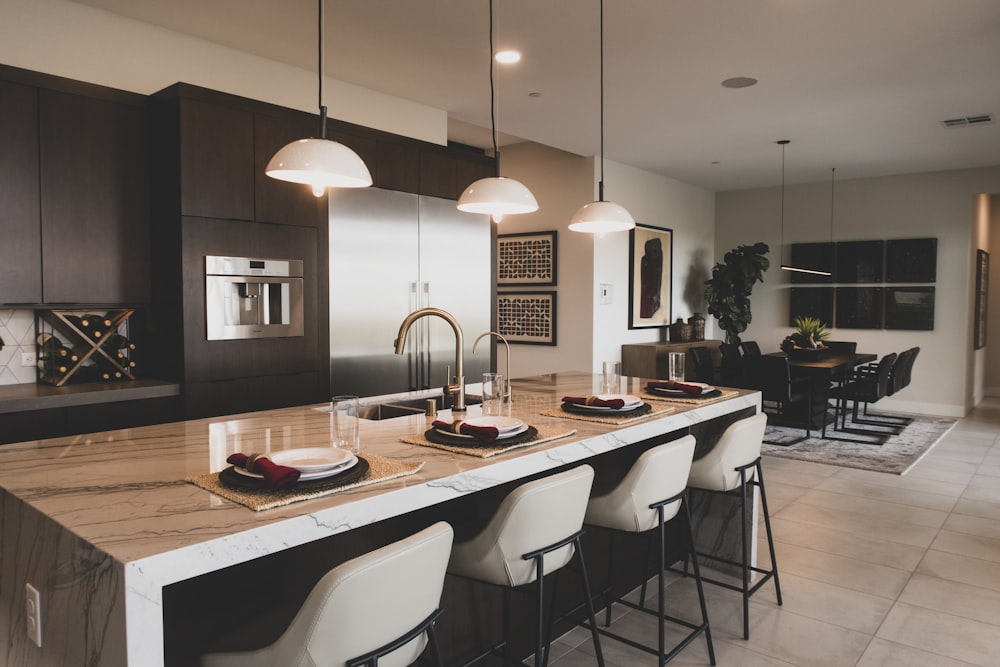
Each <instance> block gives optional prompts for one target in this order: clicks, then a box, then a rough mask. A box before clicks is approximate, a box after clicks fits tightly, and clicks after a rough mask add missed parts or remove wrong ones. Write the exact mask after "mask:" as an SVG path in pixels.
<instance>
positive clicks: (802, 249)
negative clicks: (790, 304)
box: [791, 243, 836, 285]
mask: <svg viewBox="0 0 1000 667" xmlns="http://www.w3.org/2000/svg"><path fill="white" fill-rule="evenodd" d="M833 251H834V244H833V243H793V244H792V266H800V267H802V268H804V269H814V270H816V271H829V272H830V275H829V276H821V275H819V274H816V273H803V272H801V271H793V272H792V275H791V278H792V284H793V285H795V284H814V283H832V282H833V280H834V278H833V272H834V269H835V268H836V267H835V266H834V262H833V257H834V252H833Z"/></svg>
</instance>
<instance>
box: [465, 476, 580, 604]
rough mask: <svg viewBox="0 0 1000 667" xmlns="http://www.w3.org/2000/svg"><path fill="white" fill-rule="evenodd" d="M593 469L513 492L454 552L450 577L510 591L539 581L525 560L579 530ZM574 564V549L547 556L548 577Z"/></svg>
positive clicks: (564, 547) (550, 479)
mask: <svg viewBox="0 0 1000 667" xmlns="http://www.w3.org/2000/svg"><path fill="white" fill-rule="evenodd" d="M593 481H594V469H593V468H591V467H590V466H588V465H581V466H578V467H576V468H573V469H572V470H567V471H566V472H562V473H558V474H555V475H550V476H549V477H544V478H542V479H538V480H535V481H533V482H528V483H527V484H523V485H521V486H519V487H518V488H516V489H514V490H513V491H511V492H510V493H509V494H508V495H507V497H506V498H504V499H503V501H502V502H501V503H500V507H499V508H497V511H496V513H494V515H493V517H492V518H491V519H490V521H489V523H488V524H487V525H486V527H485V528H483V530H482V531H480V532H479V534H478V535H476V536H475V537H473V538H472V539H470V540H467V541H465V542H460V543H458V544H455V546H454V547H452V551H451V562H450V564H449V565H448V571H449V572H451V573H452V574H457V575H460V576H463V577H469V578H470V579H477V580H479V581H485V582H487V583H490V584H495V585H498V586H509V587H511V588H514V587H517V586H523V585H525V584H530V583H532V582H533V581H535V578H536V575H535V564H534V562H532V561H531V560H525V559H523V558H522V556H523V555H524V554H527V553H531V552H534V551H537V550H538V549H541V548H543V547H546V546H549V545H551V544H553V543H555V542H558V541H559V540H561V539H563V538H565V537H568V536H570V535H572V534H573V533H575V532H577V531H579V530H580V528H581V526H582V525H583V516H584V512H585V511H586V507H587V498H588V496H589V495H590V486H591V484H592V483H593ZM572 558H573V544H572V543H570V544H567V545H565V546H563V547H560V548H559V549H557V550H555V551H553V552H551V553H549V554H546V556H545V560H544V563H545V569H544V572H545V574H549V573H550V572H554V571H556V570H558V569H559V568H561V567H563V566H565V565H566V564H567V563H569V561H570V559H572Z"/></svg>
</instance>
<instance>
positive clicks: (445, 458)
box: [0, 373, 759, 667]
mask: <svg viewBox="0 0 1000 667" xmlns="http://www.w3.org/2000/svg"><path fill="white" fill-rule="evenodd" d="M598 381H599V379H598V378H597V377H596V376H593V375H591V374H589V373H558V374H553V375H546V376H538V377H534V378H526V379H521V380H515V381H514V383H513V396H514V403H513V411H512V414H513V415H514V416H517V417H520V418H522V419H524V420H525V421H527V422H529V423H531V424H535V425H545V426H558V427H560V428H565V429H575V430H576V433H575V434H574V435H572V436H569V437H566V438H562V439H559V440H555V441H553V442H549V443H545V444H543V445H539V446H536V447H529V448H525V449H521V450H516V451H514V452H510V453H507V454H503V455H500V456H497V457H494V458H490V459H480V458H476V457H471V456H464V455H456V454H451V453H448V452H444V451H441V450H437V449H430V448H426V447H418V446H413V445H408V444H406V443H404V442H402V441H401V440H400V438H402V437H404V436H407V435H411V434H414V433H420V432H423V431H424V430H425V429H426V428H427V427H428V426H429V421H430V420H429V419H428V418H426V417H424V416H422V415H419V416H413V417H401V418H397V419H391V420H384V421H371V422H368V421H366V422H363V423H362V427H361V438H362V450H363V452H364V451H369V452H372V453H376V454H379V455H382V456H386V457H390V458H393V459H398V460H406V461H418V460H419V461H423V462H425V465H424V467H423V468H422V470H420V472H418V473H417V474H415V475H412V476H409V477H403V478H400V479H396V480H391V481H387V482H384V483H379V484H375V485H372V486H367V487H362V488H358V489H355V490H352V491H346V492H343V493H339V494H334V495H332V496H327V497H324V498H321V499H318V500H311V501H304V502H298V503H294V504H292V505H288V506H285V507H281V508H278V509H273V510H267V511H264V512H253V511H251V510H249V509H247V508H245V507H243V506H241V505H237V504H234V503H232V502H229V501H226V500H223V499H221V498H218V497H216V496H214V495H212V494H210V493H208V492H207V491H204V490H202V489H201V488H199V487H197V486H194V485H193V484H190V483H188V482H186V481H185V480H186V479H187V478H190V477H193V476H196V475H201V474H205V473H208V472H212V471H218V470H221V469H223V468H225V467H226V465H227V464H226V462H225V459H226V457H227V456H228V455H229V454H231V453H233V452H236V451H244V452H249V451H256V452H268V451H277V450H281V449H288V448H295V447H310V446H328V445H329V427H330V425H329V414H328V413H327V412H324V411H322V407H323V406H302V407H295V408H285V409H280V410H270V411H264V412H257V413H249V414H244V415H234V416H229V417H225V418H223V417H217V418H211V419H202V420H194V421H187V422H178V423H170V424H162V425H156V426H147V427H141V428H135V429H129V430H121V431H109V432H105V433H100V434H91V435H88V436H86V437H67V438H55V439H51V440H44V441H36V442H25V443H17V444H12V445H6V446H4V447H3V448H0V530H2V543H0V631H2V632H3V633H4V634H8V633H9V637H8V638H7V641H6V642H5V649H4V650H6V651H7V652H8V653H7V655H6V656H5V657H6V658H7V663H6V664H11V665H14V664H16V665H21V666H24V667H29V666H32V665H63V664H89V665H126V664H127V665H132V666H136V665H139V666H142V667H151V666H156V665H162V664H163V608H162V592H163V589H164V587H165V586H168V585H170V584H173V583H175V582H180V581H184V580H188V579H191V578H193V577H197V576H200V575H203V574H206V573H211V572H215V571H218V570H222V569H223V568H228V567H231V566H234V565H237V564H240V563H245V562H247V561H251V560H253V559H257V558H260V557H262V556H266V555H268V554H273V553H276V552H280V551H283V550H287V549H291V548H294V547H296V546H299V545H304V544H307V543H310V542H313V541H316V540H320V539H323V538H326V537H329V536H331V535H334V534H337V533H343V532H346V531H350V530H354V529H357V528H360V527H363V526H367V525H370V524H374V523H375V522H378V521H381V520H384V519H387V518H390V517H398V516H401V515H405V514H407V513H410V512H414V511H416V510H419V509H422V508H429V507H431V506H434V505H436V504H438V503H443V502H446V501H449V500H452V499H455V498H458V497H461V496H464V495H467V494H472V493H475V492H477V491H480V490H483V489H488V488H491V487H494V486H499V485H502V484H506V483H509V482H512V481H516V480H519V479H524V478H527V477H530V476H532V475H537V474H544V473H545V472H546V471H549V470H553V469H556V468H559V467H560V466H564V465H567V464H572V463H575V462H583V461H586V460H587V459H590V458H592V457H594V456H596V455H599V454H602V453H605V452H609V451H612V450H615V449H618V448H622V447H627V446H628V445H630V444H634V443H638V442H641V441H644V440H648V439H650V438H656V437H658V436H662V435H663V434H665V433H669V432H675V431H679V430H683V429H686V428H688V427H690V426H692V425H694V424H699V423H702V422H705V421H708V420H711V419H714V418H716V417H722V416H725V415H728V414H730V413H733V412H737V411H740V410H744V409H747V408H750V409H759V394H758V393H756V392H748V391H740V392H739V393H738V395H737V396H734V397H733V398H730V399H727V400H722V401H717V402H713V403H707V404H703V405H696V406H689V405H680V404H678V405H676V410H674V411H673V412H672V413H670V414H667V415H665V416H662V417H651V418H649V419H646V420H643V421H639V422H637V423H634V424H630V425H627V426H615V425H606V424H601V423H595V422H588V421H580V420H574V419H557V418H552V417H543V416H541V415H540V414H539V413H540V412H541V411H543V410H546V409H552V408H553V407H557V406H558V405H559V398H560V397H561V396H564V395H569V394H577V395H580V394H587V393H592V392H593V391H594V387H595V386H596V385H595V383H597V382H598ZM626 382H627V383H628V390H629V393H634V394H637V393H639V389H640V387H641V386H642V384H644V381H642V380H639V379H637V378H627V379H626ZM469 414H470V415H474V414H478V410H477V408H471V409H470V413H469ZM442 415H443V416H445V417H447V413H446V412H445V413H442ZM25 582H30V583H32V584H33V585H34V586H35V587H36V588H39V590H40V591H41V595H42V608H43V611H42V613H43V648H41V649H39V648H37V647H35V646H34V645H32V644H30V643H29V642H28V641H27V640H26V638H25V632H24V630H23V626H24V623H25V619H24V600H23V595H24V593H23V591H24V584H25ZM0 655H2V654H0Z"/></svg>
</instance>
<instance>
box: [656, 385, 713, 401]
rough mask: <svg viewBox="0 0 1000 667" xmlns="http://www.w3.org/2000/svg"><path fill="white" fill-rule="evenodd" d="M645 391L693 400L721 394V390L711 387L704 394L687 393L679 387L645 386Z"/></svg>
mask: <svg viewBox="0 0 1000 667" xmlns="http://www.w3.org/2000/svg"><path fill="white" fill-rule="evenodd" d="M645 389H646V391H648V392H649V393H650V394H654V395H656V396H665V397H670V398H693V399H695V400H697V399H699V398H715V397H716V396H722V392H721V391H719V390H718V389H713V390H712V391H709V392H706V393H704V394H698V395H697V396H695V395H693V394H689V393H687V392H686V391H682V390H680V389H661V388H660V387H649V386H647V387H645Z"/></svg>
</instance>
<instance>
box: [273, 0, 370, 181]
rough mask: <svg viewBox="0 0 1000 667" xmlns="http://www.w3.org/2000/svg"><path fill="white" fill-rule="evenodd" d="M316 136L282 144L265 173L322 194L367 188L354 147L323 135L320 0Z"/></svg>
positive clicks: (365, 174) (362, 165) (364, 168)
mask: <svg viewBox="0 0 1000 667" xmlns="http://www.w3.org/2000/svg"><path fill="white" fill-rule="evenodd" d="M317 4H318V6H319V10H318V15H319V16H318V25H317V32H318V42H319V43H318V51H319V68H318V70H319V138H318V139H299V140H297V141H293V142H292V143H290V144H287V145H285V146H284V147H283V148H281V150H279V151H278V152H277V153H275V154H274V157H272V158H271V161H270V162H268V163H267V169H265V170H264V173H265V174H267V175H268V176H270V177H271V178H276V179H278V180H279V181H290V182H292V183H304V184H306V185H310V186H312V191H313V194H314V195H316V196H317V197H322V196H323V194H324V193H325V192H326V189H327V188H366V187H368V186H369V185H371V184H372V175H371V172H369V171H368V167H367V166H365V163H364V160H362V159H361V157H360V156H359V155H358V154H357V153H355V152H354V151H353V150H351V149H350V148H348V147H347V146H345V145H344V144H341V143H338V142H336V141H333V140H331V139H327V138H326V107H325V106H324V105H323V0H318V2H317Z"/></svg>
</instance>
